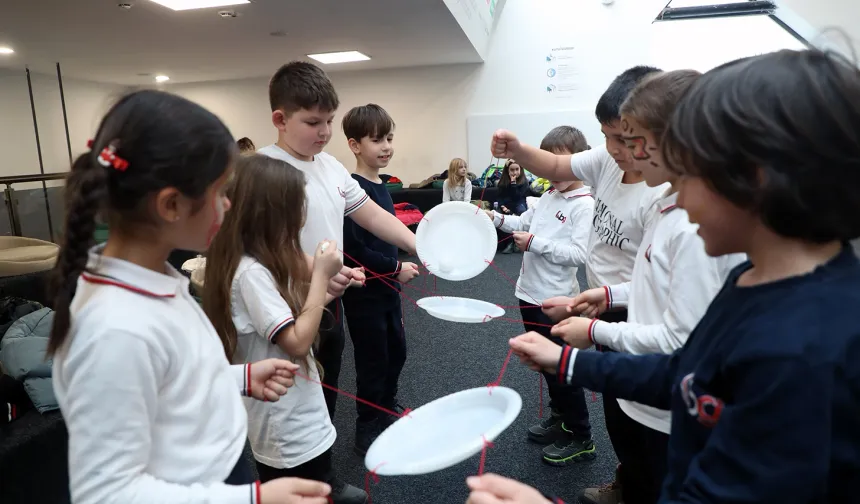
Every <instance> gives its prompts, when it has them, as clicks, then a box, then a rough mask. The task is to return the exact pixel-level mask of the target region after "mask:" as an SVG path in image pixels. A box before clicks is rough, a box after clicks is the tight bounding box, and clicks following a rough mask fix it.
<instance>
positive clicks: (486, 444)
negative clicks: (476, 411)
mask: <svg viewBox="0 0 860 504" xmlns="http://www.w3.org/2000/svg"><path fill="white" fill-rule="evenodd" d="M481 440H483V442H484V446H483V447H481V462H480V463H479V464H478V476H481V475H483V474H484V466H485V465H486V463H487V448H493V447H494V446H493V443H491V442H489V441H487V438H485V437H484V436H481Z"/></svg>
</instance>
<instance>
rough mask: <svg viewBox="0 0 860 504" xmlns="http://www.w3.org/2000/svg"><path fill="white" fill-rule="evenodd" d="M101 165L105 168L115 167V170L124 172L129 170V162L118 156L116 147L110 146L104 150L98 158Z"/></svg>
mask: <svg viewBox="0 0 860 504" xmlns="http://www.w3.org/2000/svg"><path fill="white" fill-rule="evenodd" d="M98 160H99V164H100V165H102V166H104V167H113V169H114V170H119V171H121V172H124V171H125V170H126V168H128V161H126V160H125V159H123V158H121V157H119V156H117V155H116V147H114V146H113V145H108V146H107V147H105V148H104V149H102V151H101V153H100V154H99V157H98Z"/></svg>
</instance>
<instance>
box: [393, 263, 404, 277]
mask: <svg viewBox="0 0 860 504" xmlns="http://www.w3.org/2000/svg"><path fill="white" fill-rule="evenodd" d="M402 268H403V263H402V262H400V261H397V266H395V267H394V273H393V274H394V275H399V274H400V270H401V269H402Z"/></svg>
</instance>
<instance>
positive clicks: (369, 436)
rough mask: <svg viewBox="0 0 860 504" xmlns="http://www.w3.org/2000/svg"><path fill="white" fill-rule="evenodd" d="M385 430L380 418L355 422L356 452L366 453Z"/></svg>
mask: <svg viewBox="0 0 860 504" xmlns="http://www.w3.org/2000/svg"><path fill="white" fill-rule="evenodd" d="M382 431H383V428H382V423H381V421H380V419H378V418H374V419H373V420H366V421H361V420H359V421H357V422H355V453H357V454H359V455H365V454H366V453H367V450H369V449H370V445H372V444H373V442H374V441H376V438H377V437H379V434H380V433H381V432H382Z"/></svg>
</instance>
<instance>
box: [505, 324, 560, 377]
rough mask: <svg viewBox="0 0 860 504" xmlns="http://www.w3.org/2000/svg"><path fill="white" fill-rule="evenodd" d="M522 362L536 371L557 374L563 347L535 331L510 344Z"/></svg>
mask: <svg viewBox="0 0 860 504" xmlns="http://www.w3.org/2000/svg"><path fill="white" fill-rule="evenodd" d="M508 343H509V344H510V345H511V349H512V350H513V351H514V353H515V354H516V355H517V357H519V358H520V361H521V362H522V363H523V364H525V365H526V366H528V367H529V368H531V369H532V370H534V371H545V372H547V373H552V374H555V372H556V368H557V367H558V361H559V359H561V347H560V346H558V345H556V344H555V343H553V342H552V341H550V340H549V339H547V338H546V337H545V336H542V335H541V334H538V333H536V332H534V331H531V332H527V333H525V334H522V335H520V336H517V337H516V338H511V340H510V341H509V342H508Z"/></svg>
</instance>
